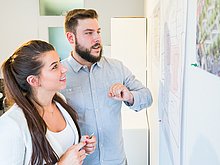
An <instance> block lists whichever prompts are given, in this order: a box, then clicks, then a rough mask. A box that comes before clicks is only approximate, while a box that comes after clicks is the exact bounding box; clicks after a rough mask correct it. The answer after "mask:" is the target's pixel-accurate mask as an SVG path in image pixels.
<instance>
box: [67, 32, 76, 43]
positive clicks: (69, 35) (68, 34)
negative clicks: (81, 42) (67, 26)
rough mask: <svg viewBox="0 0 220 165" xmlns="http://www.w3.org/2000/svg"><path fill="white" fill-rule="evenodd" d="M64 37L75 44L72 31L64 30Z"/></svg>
mask: <svg viewBox="0 0 220 165" xmlns="http://www.w3.org/2000/svg"><path fill="white" fill-rule="evenodd" d="M66 38H67V39H68V41H69V43H70V44H75V34H73V33H72V32H66Z"/></svg>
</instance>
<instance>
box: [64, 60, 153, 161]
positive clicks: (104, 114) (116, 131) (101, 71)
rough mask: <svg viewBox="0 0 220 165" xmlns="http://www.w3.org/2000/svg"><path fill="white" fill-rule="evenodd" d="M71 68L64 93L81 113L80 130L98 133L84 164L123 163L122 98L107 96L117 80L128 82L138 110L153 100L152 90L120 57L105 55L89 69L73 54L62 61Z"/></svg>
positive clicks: (133, 106) (133, 107)
mask: <svg viewBox="0 0 220 165" xmlns="http://www.w3.org/2000/svg"><path fill="white" fill-rule="evenodd" d="M62 63H63V65H64V66H66V67H67V68H68V71H67V87H66V89H64V90H62V91H61V93H62V94H63V95H64V96H65V97H66V99H67V102H68V104H70V105H71V106H72V107H73V108H74V109H75V110H76V111H77V112H78V115H79V126H80V130H81V134H82V135H85V134H88V135H90V134H91V133H95V136H96V138H97V148H96V150H95V152H94V153H93V154H91V155H88V156H87V157H86V159H85V160H84V165H124V164H125V162H126V156H125V152H124V146H123V145H124V144H123V137H122V120H121V106H122V102H121V101H118V100H114V99H112V98H110V97H108V91H109V89H110V87H111V86H112V85H113V84H115V83H122V84H123V85H125V86H126V87H127V88H128V89H129V90H130V91H131V92H132V94H133V96H134V104H133V105H132V106H130V105H129V104H128V103H126V102H125V104H126V105H127V106H129V107H130V108H131V109H133V110H135V111H139V110H141V109H143V108H146V107H148V106H150V105H151V103H152V96H151V93H150V91H149V90H148V89H147V88H145V87H144V86H143V85H142V84H141V82H140V81H138V80H136V79H135V76H134V75H132V73H131V72H130V71H129V70H128V69H127V68H126V67H125V66H124V65H123V64H122V63H121V62H120V61H118V60H115V59H109V58H106V57H102V58H101V60H100V61H99V62H97V63H94V64H93V65H92V66H91V68H90V70H89V69H88V68H87V66H83V65H81V64H79V63H78V62H77V61H76V60H75V59H74V58H73V57H72V56H69V57H68V58H67V59H65V60H63V61H62Z"/></svg>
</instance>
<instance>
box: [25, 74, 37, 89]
mask: <svg viewBox="0 0 220 165" xmlns="http://www.w3.org/2000/svg"><path fill="white" fill-rule="evenodd" d="M26 80H27V82H28V84H30V85H31V86H33V87H37V86H40V82H39V78H38V77H37V76H34V75H30V76H28V77H27V79H26Z"/></svg>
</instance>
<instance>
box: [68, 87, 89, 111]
mask: <svg viewBox="0 0 220 165" xmlns="http://www.w3.org/2000/svg"><path fill="white" fill-rule="evenodd" d="M65 97H66V100H67V103H68V104H69V105H70V106H72V107H73V109H75V110H77V111H80V110H83V109H84V108H85V105H84V100H83V92H82V89H81V87H80V86H77V87H72V88H66V90H65Z"/></svg>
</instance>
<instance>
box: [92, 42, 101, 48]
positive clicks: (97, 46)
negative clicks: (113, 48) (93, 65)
mask: <svg viewBox="0 0 220 165" xmlns="http://www.w3.org/2000/svg"><path fill="white" fill-rule="evenodd" d="M100 47H101V45H100V44H99V43H97V44H95V45H93V46H92V49H99V48H100Z"/></svg>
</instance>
